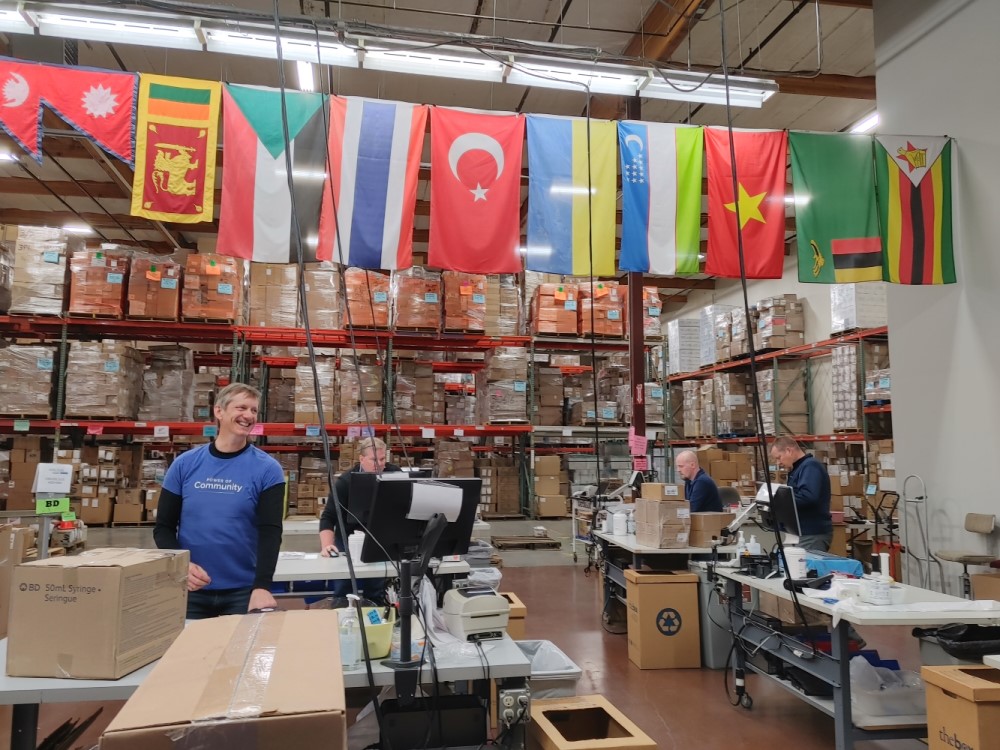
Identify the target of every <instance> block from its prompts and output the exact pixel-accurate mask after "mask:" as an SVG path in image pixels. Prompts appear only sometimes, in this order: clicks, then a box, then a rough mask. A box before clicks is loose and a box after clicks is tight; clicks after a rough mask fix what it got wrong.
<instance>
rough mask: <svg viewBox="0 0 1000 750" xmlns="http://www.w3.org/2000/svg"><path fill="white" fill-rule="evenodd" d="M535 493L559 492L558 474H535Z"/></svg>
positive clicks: (555, 493) (551, 493)
mask: <svg viewBox="0 0 1000 750" xmlns="http://www.w3.org/2000/svg"><path fill="white" fill-rule="evenodd" d="M535 494H536V495H558V494H559V477H558V476H539V475H537V474H536V475H535Z"/></svg>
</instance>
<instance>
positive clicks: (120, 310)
mask: <svg viewBox="0 0 1000 750" xmlns="http://www.w3.org/2000/svg"><path fill="white" fill-rule="evenodd" d="M128 267H129V256H128V253H127V252H125V251H124V250H122V249H118V248H117V247H116V246H114V245H101V248H100V249H99V250H77V251H75V252H74V253H73V257H72V258H70V261H69V308H68V311H69V314H70V315H85V316H86V315H94V316H98V317H102V318H120V317H122V316H123V315H124V314H125V279H126V278H127V277H128Z"/></svg>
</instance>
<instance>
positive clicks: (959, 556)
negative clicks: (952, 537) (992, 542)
mask: <svg viewBox="0 0 1000 750" xmlns="http://www.w3.org/2000/svg"><path fill="white" fill-rule="evenodd" d="M996 520H997V519H996V516H994V515H992V514H988V513H966V514H965V530H966V531H968V532H971V533H973V534H982V535H983V536H987V537H988V536H989V535H990V534H992V533H993V530H994V529H995V528H996ZM933 554H934V557H936V558H937V559H938V560H944V561H945V562H953V563H958V564H959V565H961V566H962V595H963V596H964V597H965V598H966V599H971V598H972V580H971V579H970V578H969V566H970V565H989V564H990V563H992V562H993V561H994V560H995V559H996V555H990V554H980V553H977V552H970V551H969V550H952V549H948V550H937V551H935V552H934V553H933Z"/></svg>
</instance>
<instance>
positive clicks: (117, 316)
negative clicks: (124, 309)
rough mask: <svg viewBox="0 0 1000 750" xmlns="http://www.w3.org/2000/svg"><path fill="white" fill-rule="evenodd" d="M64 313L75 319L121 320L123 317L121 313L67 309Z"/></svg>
mask: <svg viewBox="0 0 1000 750" xmlns="http://www.w3.org/2000/svg"><path fill="white" fill-rule="evenodd" d="M66 315H67V316H68V317H70V318H75V319H76V320H121V319H122V318H123V317H124V315H123V314H122V313H96V312H90V313H85V312H74V311H73V310H70V311H68V312H67V313H66Z"/></svg>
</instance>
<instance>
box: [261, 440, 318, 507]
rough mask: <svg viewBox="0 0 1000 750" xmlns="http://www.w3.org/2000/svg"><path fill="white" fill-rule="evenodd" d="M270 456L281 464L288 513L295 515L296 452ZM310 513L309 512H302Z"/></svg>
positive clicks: (297, 456) (296, 495) (297, 477)
mask: <svg viewBox="0 0 1000 750" xmlns="http://www.w3.org/2000/svg"><path fill="white" fill-rule="evenodd" d="M271 457H272V458H273V459H274V460H275V461H277V462H278V465H279V466H281V471H282V473H283V474H284V475H285V494H286V497H287V504H288V514H289V515H297V514H299V510H298V491H299V459H300V455H299V454H298V453H272V454H271ZM303 515H311V514H303Z"/></svg>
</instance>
